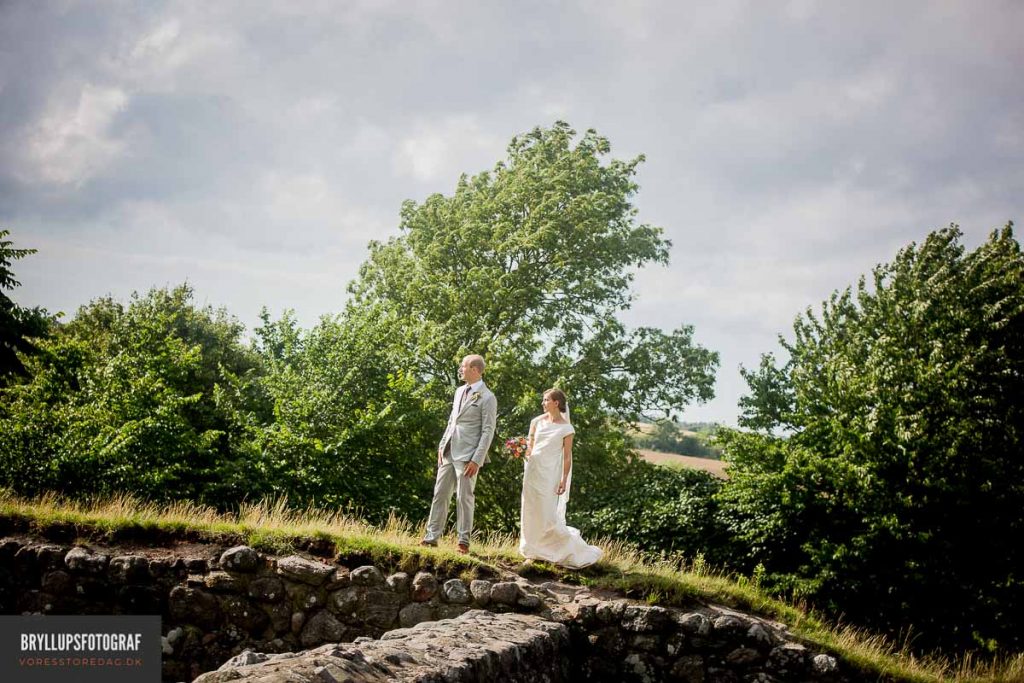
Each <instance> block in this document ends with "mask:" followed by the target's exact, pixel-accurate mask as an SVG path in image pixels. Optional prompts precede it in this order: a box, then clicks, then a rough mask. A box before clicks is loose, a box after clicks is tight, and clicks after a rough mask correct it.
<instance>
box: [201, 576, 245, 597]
mask: <svg viewBox="0 0 1024 683" xmlns="http://www.w3.org/2000/svg"><path fill="white" fill-rule="evenodd" d="M203 585H204V586H206V587H207V588H209V589H210V590H211V591H213V592H214V593H237V592H239V591H240V590H241V587H242V584H241V583H240V582H239V580H238V579H236V578H235V577H234V576H232V575H231V574H228V573H227V572H222V571H214V572H210V573H209V574H207V575H206V576H205V577H203Z"/></svg>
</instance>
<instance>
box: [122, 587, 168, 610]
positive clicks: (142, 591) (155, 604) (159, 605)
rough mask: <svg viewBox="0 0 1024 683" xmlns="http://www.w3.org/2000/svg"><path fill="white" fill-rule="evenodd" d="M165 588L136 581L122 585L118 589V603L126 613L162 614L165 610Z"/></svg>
mask: <svg viewBox="0 0 1024 683" xmlns="http://www.w3.org/2000/svg"><path fill="white" fill-rule="evenodd" d="M165 590H166V589H161V588H158V587H156V586H145V585H140V584H135V583H132V584H128V585H127V586H121V587H120V588H119V589H118V590H117V597H116V600H117V605H118V607H119V610H120V611H123V612H125V613H126V614H160V613H161V612H163V611H164V610H163V605H164V598H165V596H166V593H165V592H164V591H165Z"/></svg>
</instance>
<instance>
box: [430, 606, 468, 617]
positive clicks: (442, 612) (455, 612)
mask: <svg viewBox="0 0 1024 683" xmlns="http://www.w3.org/2000/svg"><path fill="white" fill-rule="evenodd" d="M468 611H469V606H468V605H438V606H437V618H438V619H455V618H456V617H459V616H462V615H463V614H465V613H466V612H468Z"/></svg>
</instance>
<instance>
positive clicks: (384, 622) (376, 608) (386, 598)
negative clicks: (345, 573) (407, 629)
mask: <svg viewBox="0 0 1024 683" xmlns="http://www.w3.org/2000/svg"><path fill="white" fill-rule="evenodd" d="M401 607H402V599H401V598H400V597H399V596H397V595H395V594H394V593H392V592H391V591H387V590H371V591H367V592H366V594H365V596H364V597H363V602H362V604H361V605H360V608H361V609H360V614H361V615H362V617H363V620H364V621H365V622H366V623H367V624H369V625H370V626H375V627H377V628H381V629H391V628H394V627H395V626H396V625H398V610H399V609H400V608H401Z"/></svg>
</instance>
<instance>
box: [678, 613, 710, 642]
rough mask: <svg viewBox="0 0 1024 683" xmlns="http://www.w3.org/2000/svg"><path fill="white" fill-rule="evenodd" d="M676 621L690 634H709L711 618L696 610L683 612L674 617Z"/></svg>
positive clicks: (701, 636) (702, 635)
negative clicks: (687, 612) (688, 612)
mask: <svg viewBox="0 0 1024 683" xmlns="http://www.w3.org/2000/svg"><path fill="white" fill-rule="evenodd" d="M676 623H678V624H679V625H680V626H681V627H682V629H683V630H684V631H685V632H686V633H688V634H690V635H692V636H697V637H699V638H704V637H707V636H709V635H711V620H710V619H708V618H707V617H706V616H704V615H703V614H700V613H698V612H692V613H690V614H684V615H682V616H681V617H678V618H677V619H676Z"/></svg>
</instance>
